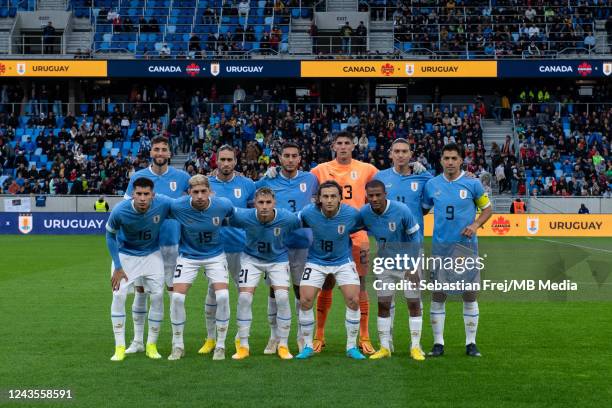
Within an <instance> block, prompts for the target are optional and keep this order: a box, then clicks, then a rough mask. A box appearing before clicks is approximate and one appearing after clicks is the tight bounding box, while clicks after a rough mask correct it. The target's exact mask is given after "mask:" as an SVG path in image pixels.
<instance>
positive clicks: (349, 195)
mask: <svg viewBox="0 0 612 408" xmlns="http://www.w3.org/2000/svg"><path fill="white" fill-rule="evenodd" d="M311 172H312V174H314V175H315V176H316V177H317V179H318V180H319V184H321V183H323V182H325V181H328V180H334V181H336V182H337V183H338V184H340V186H342V202H343V203H344V204H348V205H350V206H351V207H353V208H356V209H358V210H359V209H360V208H361V207H363V205H364V204H365V203H366V193H365V185H366V184H367V183H368V181H370V180H372V179H373V178H374V175H376V173H378V169H377V168H376V167H374V166H372V165H371V164H369V163H364V162H361V161H359V160H351V163H350V164H340V163H338V161H336V160H332V161H328V162H326V163H321V164H319V165H318V166H317V167H315V168H314V169H312V170H311Z"/></svg>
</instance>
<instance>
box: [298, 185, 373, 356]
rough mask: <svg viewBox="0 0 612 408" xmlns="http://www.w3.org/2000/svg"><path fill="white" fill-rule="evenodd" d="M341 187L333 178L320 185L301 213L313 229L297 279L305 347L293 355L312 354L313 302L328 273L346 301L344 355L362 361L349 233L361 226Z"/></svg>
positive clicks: (356, 290) (357, 298)
mask: <svg viewBox="0 0 612 408" xmlns="http://www.w3.org/2000/svg"><path fill="white" fill-rule="evenodd" d="M342 192H343V188H342V187H341V186H340V185H339V184H338V183H336V182H335V181H326V182H323V183H322V184H321V185H319V189H318V192H317V204H316V205H314V204H310V205H308V206H307V207H306V208H304V210H302V211H301V212H300V214H299V215H300V219H301V221H302V225H303V226H304V227H310V228H312V235H313V241H312V245H311V247H310V248H309V249H308V258H307V260H306V267H305V268H304V273H303V274H302V280H301V282H300V311H299V319H300V325H301V326H302V335H303V336H304V348H303V349H302V351H301V352H300V353H299V354H298V355H297V356H296V358H298V359H307V358H310V357H312V356H313V355H314V349H313V326H314V323H315V322H314V313H313V310H312V308H313V303H314V299H315V298H316V296H317V293H318V292H319V290H320V289H321V287H322V286H323V283H324V282H325V280H326V278H327V277H328V276H329V275H333V276H334V277H335V281H336V282H338V286H339V287H340V291H341V292H342V294H343V295H344V301H345V303H346V313H345V327H346V337H347V340H346V354H347V356H348V357H350V358H353V359H356V360H363V359H365V356H364V355H363V354H361V352H360V351H359V349H358V348H357V333H358V331H359V288H360V284H359V275H358V273H357V270H356V268H355V263H354V262H353V259H352V255H351V236H350V234H351V233H354V232H356V231H358V230H360V229H361V228H362V223H361V216H360V215H359V211H357V210H356V209H354V208H352V207H351V206H349V205H346V204H342V203H341V200H342Z"/></svg>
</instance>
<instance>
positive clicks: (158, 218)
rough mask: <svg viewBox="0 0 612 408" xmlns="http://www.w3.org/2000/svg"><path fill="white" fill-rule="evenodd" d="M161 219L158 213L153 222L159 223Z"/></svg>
mask: <svg viewBox="0 0 612 408" xmlns="http://www.w3.org/2000/svg"><path fill="white" fill-rule="evenodd" d="M160 219H161V216H159V215H156V216H155V217H153V222H154V223H155V224H159V220H160Z"/></svg>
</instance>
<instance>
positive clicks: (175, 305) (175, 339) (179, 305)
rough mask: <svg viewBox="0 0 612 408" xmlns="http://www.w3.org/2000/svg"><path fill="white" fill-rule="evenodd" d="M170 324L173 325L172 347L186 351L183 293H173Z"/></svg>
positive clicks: (185, 315)
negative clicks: (184, 342)
mask: <svg viewBox="0 0 612 408" xmlns="http://www.w3.org/2000/svg"><path fill="white" fill-rule="evenodd" d="M170 299H171V303H170V322H171V323H172V347H173V348H174V347H179V348H182V349H185V345H184V344H183V329H184V328H185V320H186V319H187V314H186V313H185V295H184V294H183V293H172V296H171V297H170Z"/></svg>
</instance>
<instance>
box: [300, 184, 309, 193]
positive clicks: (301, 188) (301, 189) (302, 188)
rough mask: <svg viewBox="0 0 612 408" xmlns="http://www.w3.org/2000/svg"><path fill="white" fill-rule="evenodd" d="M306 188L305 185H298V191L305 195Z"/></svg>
mask: <svg viewBox="0 0 612 408" xmlns="http://www.w3.org/2000/svg"><path fill="white" fill-rule="evenodd" d="M307 188H308V187H307V186H306V183H300V191H301V192H302V193H305V192H306V189H307Z"/></svg>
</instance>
